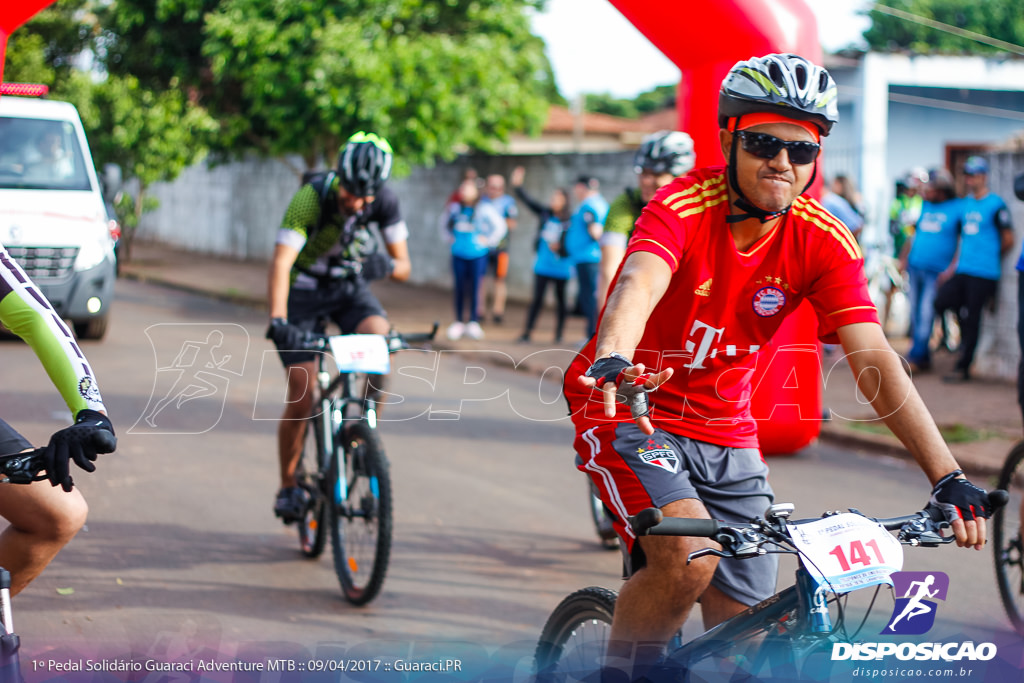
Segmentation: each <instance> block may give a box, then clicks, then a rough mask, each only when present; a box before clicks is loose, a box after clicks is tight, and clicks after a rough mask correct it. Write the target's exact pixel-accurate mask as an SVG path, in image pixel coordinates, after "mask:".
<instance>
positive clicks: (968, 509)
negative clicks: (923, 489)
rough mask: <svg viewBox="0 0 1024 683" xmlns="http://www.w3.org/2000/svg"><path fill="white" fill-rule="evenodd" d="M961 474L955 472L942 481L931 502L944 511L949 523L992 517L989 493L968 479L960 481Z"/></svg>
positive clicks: (957, 471)
mask: <svg viewBox="0 0 1024 683" xmlns="http://www.w3.org/2000/svg"><path fill="white" fill-rule="evenodd" d="M961 474H963V472H962V471H960V470H955V471H953V472H950V473H949V474H947V475H946V476H944V477H943V478H942V479H940V480H939V482H938V483H937V484H935V488H934V489H932V497H931V500H930V501H929V502H930V503H931V504H932V505H934V506H935V507H937V508H939V509H940V510H942V513H943V514H944V515H945V516H946V521H948V522H953V521H954V520H957V519H962V520H964V521H965V522H967V521H970V520H972V519H975V518H985V517H991V516H992V508H991V506H990V505H989V502H988V493H986V492H985V490H984V489H982V488H979V487H977V486H975V485H974V484H972V483H971V482H969V481H967V480H966V479H958V478H957V477H959V476H960V475H961Z"/></svg>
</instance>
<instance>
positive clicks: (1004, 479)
mask: <svg viewBox="0 0 1024 683" xmlns="http://www.w3.org/2000/svg"><path fill="white" fill-rule="evenodd" d="M996 488H1000V489H1004V490H1005V491H1006V492H1007V493H1009V494H1010V500H1009V502H1008V503H1007V504H1006V505H1005V506H1004V507H1002V508H1000V509H998V510H996V512H995V514H994V515H993V517H992V550H993V552H995V566H996V579H997V583H998V584H999V597H1000V598H1002V600H1003V607H1005V608H1006V614H1007V616H1009V617H1010V622H1011V623H1012V624H1013V627H1014V628H1015V629H1016V630H1017V633H1019V634H1020V635H1022V636H1024V545H1022V542H1021V517H1022V514H1024V512H1022V510H1024V441H1022V442H1021V443H1019V444H1017V445H1016V446H1014V447H1013V450H1011V451H1010V454H1009V455H1007V456H1006V461H1005V463H1004V464H1003V471H1002V472H1001V473H1000V475H999V484H998V485H997V487H996Z"/></svg>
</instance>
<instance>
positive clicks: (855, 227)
mask: <svg viewBox="0 0 1024 683" xmlns="http://www.w3.org/2000/svg"><path fill="white" fill-rule="evenodd" d="M843 179H844V176H836V177H835V178H834V179H833V180H832V183H831V185H830V186H829V187H828V188H826V189H825V192H824V194H823V196H822V198H821V205H822V206H824V207H825V208H826V209H828V211H829V213H831V214H832V215H833V216H835V217H836V218H838V219H839V220H841V221H842V222H843V223H844V224H845V225H846V227H847V228H849V229H850V232H852V233H853V236H854V237H856V238H857V239H858V240H859V239H860V231H861V228H863V227H864V218H863V217H861V215H860V213H859V212H858V211H857V209H856V208H855V207H854V206H853V204H851V203H850V202H849V201H848V200H847V199H846V198H845V197H843V195H842V194H840V191H839V188H840V186H841V185H842V182H843Z"/></svg>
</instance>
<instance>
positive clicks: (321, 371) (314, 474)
mask: <svg viewBox="0 0 1024 683" xmlns="http://www.w3.org/2000/svg"><path fill="white" fill-rule="evenodd" d="M437 328H438V325H437V324H436V323H435V324H434V328H433V330H432V331H431V332H429V333H425V334H413V335H401V334H399V333H397V332H394V331H392V332H391V333H390V334H389V335H387V336H382V335H373V334H353V335H333V336H323V337H318V338H316V339H315V340H313V341H312V342H311V344H310V347H311V348H314V349H316V350H318V351H321V353H318V354H317V371H316V372H317V376H316V386H317V392H318V396H317V397H316V398H315V400H314V402H313V414H312V415H311V416H310V417H309V420H308V422H307V425H306V433H305V437H304V447H303V453H302V458H301V460H300V463H299V468H298V471H297V472H296V478H297V480H298V482H299V486H302V487H303V488H304V489H305V490H306V491H307V492H308V493H309V503H308V505H307V508H306V511H305V514H304V515H303V517H302V519H300V520H299V525H298V526H299V546H300V548H301V550H302V553H303V554H304V555H305V556H306V557H309V558H317V557H319V556H320V554H321V553H322V552H323V550H324V546H325V545H326V539H327V530H329V531H330V538H331V548H332V554H333V559H334V571H335V573H336V574H337V576H338V582H339V583H340V585H341V592H342V594H343V595H344V596H345V599H346V600H348V601H349V602H350V603H352V604H353V605H365V604H367V603H368V602H370V601H371V600H373V599H374V598H375V597H376V596H377V594H378V593H379V592H380V589H381V586H382V585H383V583H384V576H385V574H386V573H387V567H388V560H389V558H390V555H391V534H392V525H393V522H392V490H391V474H390V468H389V464H388V459H387V456H386V455H385V453H384V445H383V443H382V442H381V439H380V434H379V433H378V430H377V400H376V396H375V394H374V392H373V391H372V390H371V387H370V383H369V376H370V375H374V374H377V375H379V374H385V373H387V372H388V370H389V356H390V355H391V354H393V353H395V352H397V351H401V350H404V349H409V348H413V347H411V346H409V344H410V343H422V342H428V341H430V340H432V339H433V338H434V335H435V334H436V333H437Z"/></svg>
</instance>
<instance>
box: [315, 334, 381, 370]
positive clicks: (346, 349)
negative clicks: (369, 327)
mask: <svg viewBox="0 0 1024 683" xmlns="http://www.w3.org/2000/svg"><path fill="white" fill-rule="evenodd" d="M330 345H331V355H332V356H334V362H335V363H337V365H338V372H365V373H367V374H371V375H386V374H388V372H390V370H391V358H390V356H389V355H388V343H387V340H385V339H384V336H383V335H380V334H343V335H336V336H333V337H331V338H330Z"/></svg>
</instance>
